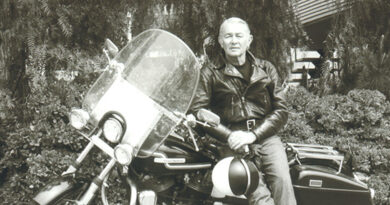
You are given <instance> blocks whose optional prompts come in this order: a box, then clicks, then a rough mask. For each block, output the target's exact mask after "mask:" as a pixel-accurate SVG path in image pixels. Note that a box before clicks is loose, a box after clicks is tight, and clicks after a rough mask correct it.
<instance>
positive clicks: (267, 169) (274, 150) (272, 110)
mask: <svg viewBox="0 0 390 205" xmlns="http://www.w3.org/2000/svg"><path fill="white" fill-rule="evenodd" d="M252 39H253V37H252V35H251V34H250V30H249V26H248V24H247V23H246V22H245V21H243V20H242V19H240V18H236V17H232V18H229V19H227V20H225V21H224V22H223V23H222V24H221V27H220V31H219V37H218V42H219V44H220V46H221V47H222V49H223V53H222V59H223V61H222V63H221V64H220V65H215V66H213V67H211V66H209V67H205V68H203V69H202V74H201V79H200V84H199V86H198V90H197V93H196V96H195V99H194V101H193V104H192V106H191V112H192V113H195V114H196V112H197V111H198V110H199V109H201V108H206V109H210V110H211V111H213V112H214V113H216V114H218V115H219V116H220V117H221V122H222V124H224V125H226V126H228V127H229V128H230V129H231V130H233V131H232V132H231V133H230V135H229V137H228V144H229V147H230V148H231V149H232V150H235V151H238V150H240V149H242V148H243V147H244V146H246V145H250V147H251V148H252V150H253V153H254V155H255V157H254V160H255V163H256V164H257V165H258V168H259V169H261V171H262V172H263V173H265V181H266V183H267V184H268V187H269V188H270V190H271V194H272V198H273V200H272V198H270V196H269V192H268V191H264V187H261V186H260V185H259V187H258V188H257V190H256V191H255V192H254V193H253V194H251V195H250V196H248V199H249V202H250V204H261V205H263V204H274V202H275V204H276V205H295V204H296V201H295V196H294V191H293V188H292V184H291V179H290V175H289V166H288V162H287V157H286V153H285V151H284V148H283V145H282V143H281V140H280V138H279V137H278V136H276V135H275V134H276V133H277V132H278V131H279V130H280V129H281V128H282V127H283V126H284V125H285V123H286V121H287V115H288V112H287V108H286V104H285V101H284V99H283V98H282V97H280V96H279V95H278V92H279V91H280V90H281V89H280V87H278V75H277V72H276V70H275V67H274V66H273V65H272V64H271V63H270V62H268V61H264V60H260V59H257V58H255V57H254V56H253V55H252V54H251V53H250V52H249V51H248V50H249V46H250V44H251V42H252ZM273 201H274V202H273Z"/></svg>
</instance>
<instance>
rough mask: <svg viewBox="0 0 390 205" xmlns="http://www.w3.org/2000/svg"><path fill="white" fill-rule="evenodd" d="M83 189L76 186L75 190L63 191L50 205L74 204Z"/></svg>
mask: <svg viewBox="0 0 390 205" xmlns="http://www.w3.org/2000/svg"><path fill="white" fill-rule="evenodd" d="M82 190H83V189H82V188H78V189H75V190H70V191H68V192H65V193H63V194H62V195H60V196H58V198H57V199H55V200H54V201H53V202H52V203H50V204H51V205H72V204H76V203H75V202H76V201H77V200H78V199H79V198H80V197H81V196H82V194H83V191H82Z"/></svg>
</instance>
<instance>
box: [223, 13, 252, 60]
mask: <svg viewBox="0 0 390 205" xmlns="http://www.w3.org/2000/svg"><path fill="white" fill-rule="evenodd" d="M252 39H253V37H252V35H251V33H250V30H249V26H248V24H247V23H246V22H245V21H244V20H242V19H240V18H237V17H232V18H229V19H226V20H225V21H224V22H223V23H222V24H221V27H220V29H219V36H218V42H219V44H220V45H221V47H222V49H223V50H224V51H225V55H226V56H227V57H240V56H245V53H246V51H247V50H248V49H249V46H250V44H251V42H252Z"/></svg>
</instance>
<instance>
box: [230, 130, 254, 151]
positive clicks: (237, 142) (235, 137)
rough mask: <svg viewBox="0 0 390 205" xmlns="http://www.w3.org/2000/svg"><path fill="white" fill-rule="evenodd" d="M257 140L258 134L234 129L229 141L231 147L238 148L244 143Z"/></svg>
mask: <svg viewBox="0 0 390 205" xmlns="http://www.w3.org/2000/svg"><path fill="white" fill-rule="evenodd" d="M254 141H256V135H255V134H254V133H252V132H247V131H234V132H232V133H231V134H230V135H229V139H228V143H229V146H230V148H231V149H233V150H238V149H239V148H241V147H242V146H244V145H248V144H252V143H253V142H254Z"/></svg>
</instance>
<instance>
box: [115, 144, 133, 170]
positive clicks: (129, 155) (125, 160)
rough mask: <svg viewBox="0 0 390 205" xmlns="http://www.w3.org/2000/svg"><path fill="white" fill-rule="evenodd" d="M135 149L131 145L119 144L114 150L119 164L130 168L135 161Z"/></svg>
mask: <svg viewBox="0 0 390 205" xmlns="http://www.w3.org/2000/svg"><path fill="white" fill-rule="evenodd" d="M133 151H134V149H133V147H132V146H131V145H129V144H119V145H117V146H116V147H115V149H114V156H115V159H116V160H117V161H118V163H119V164H121V165H124V166H128V165H129V164H130V163H131V161H132V160H133Z"/></svg>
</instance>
